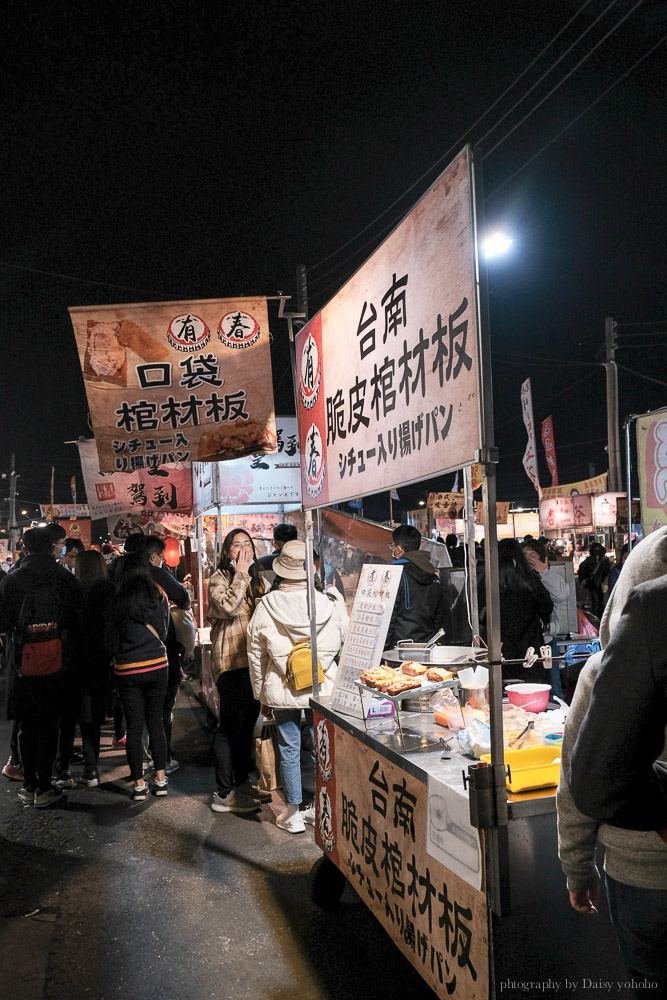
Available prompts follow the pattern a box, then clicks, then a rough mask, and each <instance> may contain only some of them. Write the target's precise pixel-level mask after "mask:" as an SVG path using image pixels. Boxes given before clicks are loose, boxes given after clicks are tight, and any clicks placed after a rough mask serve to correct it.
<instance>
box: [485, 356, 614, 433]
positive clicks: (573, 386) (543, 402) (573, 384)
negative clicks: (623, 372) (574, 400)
mask: <svg viewBox="0 0 667 1000" xmlns="http://www.w3.org/2000/svg"><path fill="white" fill-rule="evenodd" d="M620 367H621V366H620V365H619V368H620ZM593 375H595V372H590V373H589V374H588V375H584V377H583V378H581V379H579V381H578V382H570V384H569V385H566V386H565V388H564V389H561V390H560V392H556V393H554V395H553V396H549V397H547V399H541V400H540V406H546V405H547V403H550V402H551V401H552V400H554V399H558V397H559V396H562V395H563V393H564V392H569V391H570V389H576V387H577V386H578V385H581V384H582V383H583V382H587V381H588V379H589V378H592V377H593ZM522 419H523V417H522V414H521V413H517V415H516V416H515V417H510V419H509V420H505V421H503V423H502V424H496V430H497V431H499V430H500V429H501V428H503V427H507V425H508V424H513V423H514V421H515V420H522Z"/></svg>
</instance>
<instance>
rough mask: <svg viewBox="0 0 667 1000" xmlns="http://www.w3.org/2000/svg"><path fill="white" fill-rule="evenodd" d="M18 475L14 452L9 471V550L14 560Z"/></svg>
mask: <svg viewBox="0 0 667 1000" xmlns="http://www.w3.org/2000/svg"><path fill="white" fill-rule="evenodd" d="M17 479H18V476H17V475H16V456H15V454H14V452H12V467H11V471H10V473H9V551H10V552H11V553H12V562H14V552H15V551H16V531H17V529H18V524H17V523H16V480H17Z"/></svg>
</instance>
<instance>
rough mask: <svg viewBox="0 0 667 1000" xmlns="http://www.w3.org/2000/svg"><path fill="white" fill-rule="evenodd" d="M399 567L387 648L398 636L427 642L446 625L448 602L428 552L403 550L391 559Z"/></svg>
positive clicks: (392, 644) (390, 646)
mask: <svg viewBox="0 0 667 1000" xmlns="http://www.w3.org/2000/svg"><path fill="white" fill-rule="evenodd" d="M394 565H395V566H402V567H403V573H402V574H401V582H400V584H399V587H398V594H397V595H396V603H395V604H394V610H393V613H392V616H391V621H390V623H389V632H388V633H387V643H386V645H387V648H388V649H391V648H392V647H393V646H395V645H396V643H397V642H398V641H399V640H401V639H412V641H413V642H426V640H427V639H430V638H431V637H432V636H433V635H435V633H436V632H437V631H438V629H440V628H443V629H444V628H446V626H447V601H446V599H445V594H444V592H443V589H442V585H441V583H440V580H439V578H438V576H437V574H436V571H435V566H434V565H433V563H432V562H431V560H430V559H429V557H428V553H427V552H423V551H421V550H418V551H417V552H406V553H405V554H404V555H403V556H401V558H400V559H396V560H395V561H394Z"/></svg>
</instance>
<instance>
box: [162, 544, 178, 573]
mask: <svg viewBox="0 0 667 1000" xmlns="http://www.w3.org/2000/svg"><path fill="white" fill-rule="evenodd" d="M164 561H165V562H166V564H167V566H171V568H172V569H173V568H174V566H178V564H179V562H180V561H181V547H180V545H179V544H178V538H165V540H164Z"/></svg>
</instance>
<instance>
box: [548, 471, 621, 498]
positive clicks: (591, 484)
mask: <svg viewBox="0 0 667 1000" xmlns="http://www.w3.org/2000/svg"><path fill="white" fill-rule="evenodd" d="M606 492H607V473H606V472H603V473H602V474H601V475H600V476H593V478H592V479H582V480H581V481H580V482H578V483H563V485H562V486H547V487H545V488H543V490H542V499H543V500H551V499H553V497H569V496H577V495H578V494H582V495H583V494H589V495H590V494H592V493H606Z"/></svg>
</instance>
